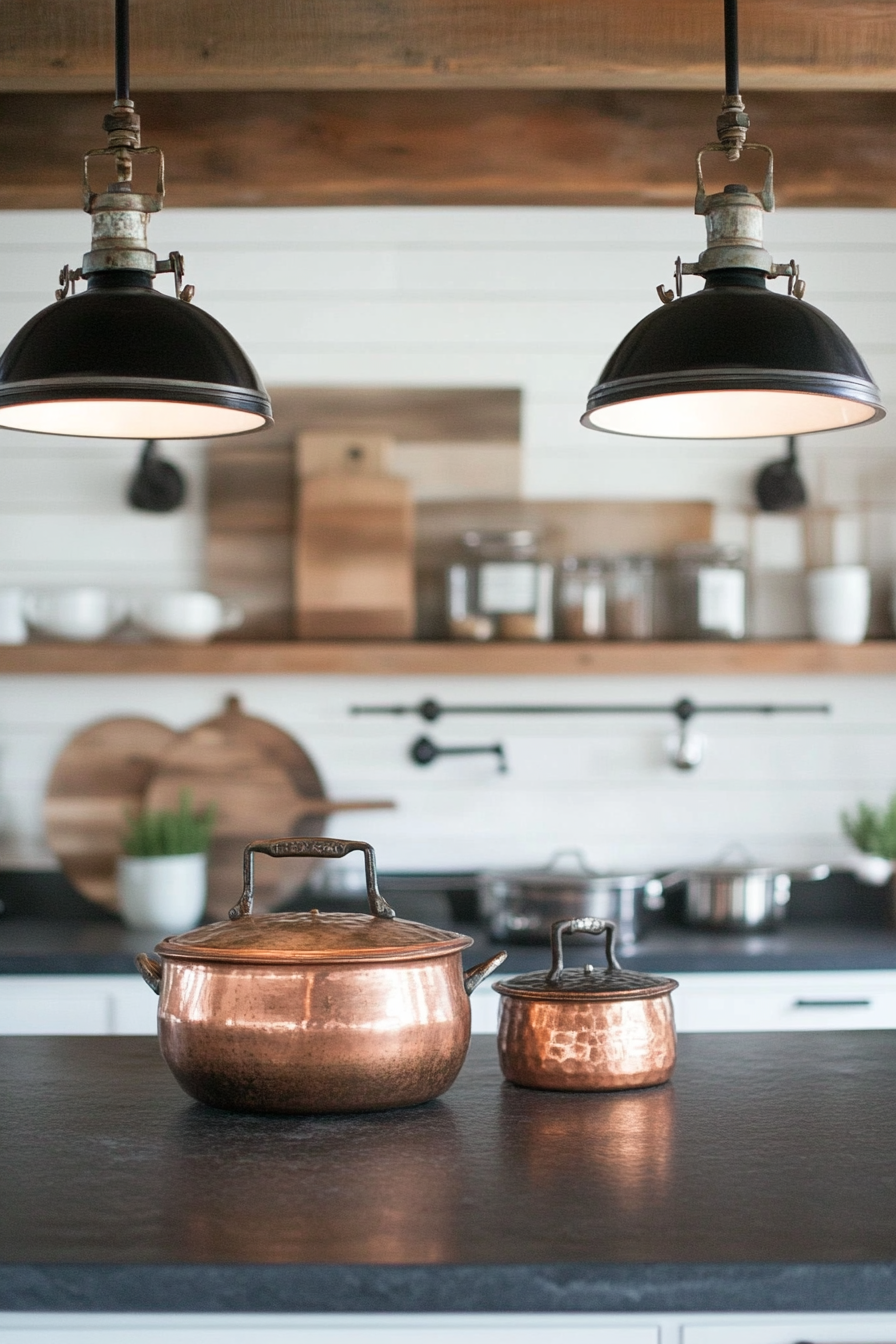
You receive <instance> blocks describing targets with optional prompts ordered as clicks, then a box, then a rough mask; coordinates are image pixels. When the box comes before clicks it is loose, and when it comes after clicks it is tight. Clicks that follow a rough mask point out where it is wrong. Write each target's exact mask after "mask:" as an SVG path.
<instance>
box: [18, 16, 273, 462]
mask: <svg viewBox="0 0 896 1344" xmlns="http://www.w3.org/2000/svg"><path fill="white" fill-rule="evenodd" d="M128 62H129V38H128V0H115V102H114V103H113V106H112V111H111V113H110V114H109V115H108V116H107V117H105V119H104V121H103V129H104V130H105V131H106V132H107V135H108V141H109V143H108V145H107V147H106V148H105V149H99V150H91V151H90V152H89V153H88V154H86V155H85V157H84V182H83V186H84V209H85V210H86V211H87V213H88V214H89V215H90V216H91V219H92V221H93V241H92V247H91V250H90V251H89V252H88V253H87V254H86V255H85V257H84V260H83V262H82V264H81V266H80V267H79V268H78V269H77V270H71V269H70V268H69V267H68V266H65V267H63V269H62V272H61V274H60V277H59V280H60V288H59V289H58V290H57V291H56V302H55V303H54V304H52V305H51V306H50V307H49V308H44V309H43V311H42V312H40V313H38V314H37V315H36V317H33V318H32V319H31V321H30V322H27V323H26V324H25V326H24V327H23V328H22V330H21V331H20V332H19V333H18V335H17V336H15V337H13V339H12V341H10V343H9V345H8V346H7V348H6V350H5V352H4V354H3V356H2V358H0V425H3V426H6V427H8V428H10V429H27V430H35V431H37V432H38V433H43V434H74V435H86V436H88V437H91V438H116V439H118V438H123V439H195V438H212V437H215V436H217V435H222V434H243V433H245V432H246V431H247V430H251V429H257V428H258V427H259V426H261V425H264V424H267V423H269V422H270V420H271V403H270V400H269V398H268V395H267V393H266V392H265V390H264V386H263V385H262V383H261V380H260V379H259V377H258V374H257V373H256V372H255V370H254V368H253V367H252V365H251V363H250V362H249V360H248V359H247V358H246V356H245V354H244V353H243V351H242V350H241V349H240V347H239V346H238V345H237V343H236V341H235V340H234V339H233V337H232V336H231V335H230V334H229V332H227V331H225V329H224V327H222V326H221V325H220V323H219V322H216V321H215V319H214V318H213V317H210V316H209V315H208V313H204V312H202V310H201V309H199V308H194V307H192V306H191V300H192V298H193V287H192V285H186V286H184V285H183V283H182V282H183V258H182V257H181V255H180V253H178V252H172V253H170V254H169V256H168V258H167V259H166V260H164V261H158V260H157V258H156V255H155V253H154V252H151V251H150V250H149V247H148V245H147V238H146V230H147V224H148V222H149V216H150V215H151V214H154V213H155V212H156V211H158V210H161V208H162V199H163V197H164V194H165V167H164V159H163V157H162V153H161V151H160V150H158V149H155V148H151V147H148V146H145V147H142V146H141V144H140V118H139V117H138V116H137V114H136V112H135V111H134V104H133V102H132V101H131V97H130V90H129V73H128ZM142 155H148V156H154V157H155V158H156V159H157V162H158V174H157V181H156V188H155V191H152V192H143V191H138V190H137V189H136V187H135V185H134V183H133V180H132V175H133V166H134V160H135V159H136V158H137V157H138V156H142ZM97 158H100V159H102V160H103V162H104V163H105V164H108V165H109V166H110V167H112V168H114V172H115V178H116V180H115V181H114V182H112V183H111V184H110V185H109V186H107V187H106V189H105V190H104V191H99V192H93V191H91V189H90V183H89V169H90V167H91V161H92V160H96V159H97ZM163 273H166V274H170V275H172V276H173V278H174V288H175V294H176V297H174V298H172V297H170V296H168V295H164V294H160V293H158V292H157V291H156V290H155V289H154V288H153V280H154V278H155V276H156V275H159V274H163ZM82 279H83V280H86V282H87V289H86V291H83V292H81V293H79V294H75V293H74V290H75V285H76V283H77V282H78V281H79V280H82Z"/></svg>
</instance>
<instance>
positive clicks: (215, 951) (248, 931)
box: [156, 837, 473, 962]
mask: <svg viewBox="0 0 896 1344" xmlns="http://www.w3.org/2000/svg"><path fill="white" fill-rule="evenodd" d="M353 850H360V851H361V852H362V853H363V854H364V866H365V870H366V875H367V899H368V902H369V904H370V914H369V915H359V914H330V913H327V914H321V913H320V911H318V910H307V911H305V910H302V911H292V910H290V911H284V912H283V913H281V914H273V915H259V916H258V917H257V918H255V917H253V915H252V887H253V879H254V864H253V859H254V855H255V854H269V855H271V857H272V858H318V859H341V858H343V857H344V856H345V855H346V854H348V853H350V852H351V851H353ZM472 942H473V940H472V938H467V937H465V936H464V935H463V934H459V933H449V932H447V931H446V930H444V929H434V928H431V927H430V926H429V925H428V924H417V923H416V922H414V921H413V920H407V919H397V918H396V916H395V911H394V910H393V909H392V908H391V906H389V905H387V903H386V901H385V900H384V899H383V897H382V896H381V895H380V891H379V888H378V886H377V880H376V860H375V857H374V853H373V848H372V847H371V846H370V845H368V844H366V843H365V842H364V841H363V840H329V839H326V840H323V839H321V840H318V839H299V838H293V837H289V838H287V839H284V840H256V841H254V842H253V843H252V844H251V845H247V847H246V850H245V852H244V855H243V894H242V896H241V897H240V899H239V901H238V903H237V904H236V905H235V906H234V908H233V909H232V910H231V912H230V919H229V920H227V921H224V922H221V923H218V924H207V925H205V926H204V927H203V928H199V929H193V930H192V932H190V933H182V934H176V935H174V936H173V937H170V938H165V939H164V940H163V941H162V942H161V943H160V944H159V946H158V948H157V949H156V950H157V951H158V952H160V953H161V954H162V955H164V956H167V957H175V958H188V959H190V960H193V961H195V960H200V961H244V962H255V961H257V962H272V961H274V962H308V961H313V962H320V961H344V960H347V959H348V960H351V961H355V960H376V961H382V960H384V959H385V960H390V961H391V960H404V959H407V958H413V957H436V956H444V955H445V954H446V953H448V952H454V951H460V950H461V949H462V948H465V947H470V946H471V945H472Z"/></svg>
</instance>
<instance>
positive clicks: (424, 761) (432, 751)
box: [408, 737, 507, 775]
mask: <svg viewBox="0 0 896 1344" xmlns="http://www.w3.org/2000/svg"><path fill="white" fill-rule="evenodd" d="M486 754H488V755H491V756H495V757H497V761H498V774H499V775H506V774H507V757H506V756H505V754H504V747H503V746H502V744H501V743H500V742H493V743H492V744H491V745H489V746H482V747H440V746H439V744H438V743H437V742H433V740H432V738H431V737H418V738H417V740H416V742H412V743H411V749H410V751H409V753H408V755H409V756H410V758H411V760H412V761H413V762H414V764H415V765H431V764H432V762H433V761H435V760H437V759H438V757H439V756H483V755H486Z"/></svg>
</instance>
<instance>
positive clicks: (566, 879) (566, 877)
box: [479, 849, 660, 890]
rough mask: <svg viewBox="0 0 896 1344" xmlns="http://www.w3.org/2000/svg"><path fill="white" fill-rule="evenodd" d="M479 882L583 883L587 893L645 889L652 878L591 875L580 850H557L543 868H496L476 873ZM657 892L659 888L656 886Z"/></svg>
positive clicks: (647, 875) (545, 885)
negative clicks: (478, 875)
mask: <svg viewBox="0 0 896 1344" xmlns="http://www.w3.org/2000/svg"><path fill="white" fill-rule="evenodd" d="M479 880H480V882H486V883H488V882H527V883H529V882H531V883H533V884H535V883H537V885H538V886H539V887H541V888H543V889H544V888H551V887H556V888H557V889H558V890H559V889H561V888H563V889H566V888H568V887H569V886H570V884H574V883H576V882H579V883H583V884H585V883H587V885H588V887H589V889H590V890H596V889H599V886H600V885H601V884H603V885H604V886H605V887H606V888H607V890H610V889H611V888H614V887H620V886H625V887H646V886H648V885H649V884H650V883H651V882H655V881H656V878H655V876H654V874H653V873H608V872H595V871H594V870H593V869H591V868H589V866H588V861H587V859H586V858H585V855H584V854H583V853H582V851H581V850H580V849H558V850H557V852H556V853H555V854H553V855H552V856H551V858H550V859H549V860H548V862H547V863H546V864H545V866H544V867H543V868H503V869H501V868H498V869H494V870H492V871H490V872H485V873H482V874H480V878H479ZM657 889H658V890H659V889H660V888H659V885H658V888H657Z"/></svg>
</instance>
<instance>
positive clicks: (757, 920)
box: [661, 864, 830, 930]
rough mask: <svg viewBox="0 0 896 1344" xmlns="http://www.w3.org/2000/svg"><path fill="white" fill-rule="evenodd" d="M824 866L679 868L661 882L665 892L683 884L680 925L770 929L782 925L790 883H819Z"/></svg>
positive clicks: (788, 899)
mask: <svg viewBox="0 0 896 1344" xmlns="http://www.w3.org/2000/svg"><path fill="white" fill-rule="evenodd" d="M829 873H830V869H829V868H828V866H827V865H826V864H818V865H817V866H816V867H814V868H807V869H798V870H796V869H794V870H792V871H790V872H788V871H785V870H782V869H781V868H773V867H759V866H755V865H750V866H747V865H740V866H737V865H733V864H732V865H719V866H717V867H713V868H680V869H677V870H676V871H675V872H673V873H666V875H665V876H664V877H663V878H662V879H661V886H662V889H663V891H664V892H666V891H669V890H670V889H671V888H673V887H679V886H684V912H683V913H684V919H685V923H687V924H690V925H692V926H693V927H695V928H707V929H739V930H743V929H756V930H759V929H769V928H774V927H775V926H776V925H777V924H779V923H780V922H781V920H782V919H783V918H784V916H785V914H786V913H787V906H788V903H789V901H790V884H791V882H793V881H798V882H819V881H821V880H822V879H823V878H825V877H827V876H828V875H829Z"/></svg>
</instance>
